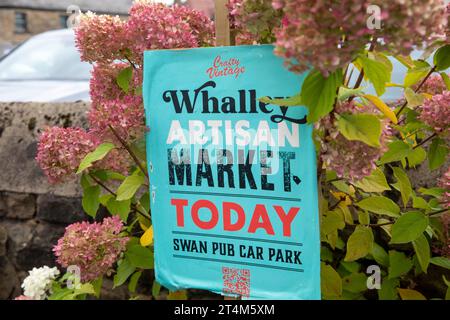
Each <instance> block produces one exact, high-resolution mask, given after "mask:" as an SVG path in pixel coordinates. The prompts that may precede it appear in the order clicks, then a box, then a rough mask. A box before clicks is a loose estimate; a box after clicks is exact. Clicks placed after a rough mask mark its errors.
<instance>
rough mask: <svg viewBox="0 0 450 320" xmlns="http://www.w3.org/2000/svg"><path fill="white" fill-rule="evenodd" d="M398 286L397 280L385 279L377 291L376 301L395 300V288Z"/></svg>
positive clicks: (396, 295) (396, 297) (396, 296)
mask: <svg viewBox="0 0 450 320" xmlns="http://www.w3.org/2000/svg"><path fill="white" fill-rule="evenodd" d="M399 285H400V281H399V280H398V279H397V278H394V279H388V278H385V279H384V280H383V282H382V283H381V289H380V290H378V299H380V300H397V299H398V294H397V287H398V286H399Z"/></svg>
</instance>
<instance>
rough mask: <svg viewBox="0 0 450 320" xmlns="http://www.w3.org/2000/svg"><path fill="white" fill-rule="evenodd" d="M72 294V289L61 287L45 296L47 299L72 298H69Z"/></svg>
mask: <svg viewBox="0 0 450 320" xmlns="http://www.w3.org/2000/svg"><path fill="white" fill-rule="evenodd" d="M72 294H73V289H68V288H63V289H59V290H54V289H53V293H52V294H51V295H50V296H49V297H48V298H47V299H48V300H73V299H69V298H70V297H71V296H72Z"/></svg>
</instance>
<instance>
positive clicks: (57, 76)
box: [0, 29, 92, 102]
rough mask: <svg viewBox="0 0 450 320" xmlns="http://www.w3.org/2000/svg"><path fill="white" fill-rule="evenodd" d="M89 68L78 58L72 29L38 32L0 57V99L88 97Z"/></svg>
mask: <svg viewBox="0 0 450 320" xmlns="http://www.w3.org/2000/svg"><path fill="white" fill-rule="evenodd" d="M91 68H92V66H91V65H90V64H89V63H86V62H82V61H81V60H80V54H79V52H78V51H77V49H76V47H75V35H74V31H73V30H71V29H63V30H56V31H48V32H45V33H41V34H39V35H36V36H34V37H32V38H30V39H29V40H27V41H25V42H24V43H23V44H21V45H20V46H18V47H16V48H15V49H13V50H12V51H11V52H10V53H9V54H7V55H6V56H4V57H2V58H1V59H0V101H3V102H5V101H7V102H11V101H15V102H28V101H34V102H74V101H90V98H89V78H90V70H91Z"/></svg>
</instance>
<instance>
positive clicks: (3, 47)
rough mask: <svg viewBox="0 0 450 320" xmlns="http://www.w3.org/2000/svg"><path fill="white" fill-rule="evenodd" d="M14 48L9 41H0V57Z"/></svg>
mask: <svg viewBox="0 0 450 320" xmlns="http://www.w3.org/2000/svg"><path fill="white" fill-rule="evenodd" d="M12 49H14V45H13V44H12V43H9V42H0V59H1V58H2V57H3V56H5V55H7V54H8V53H9V52H11V50H12Z"/></svg>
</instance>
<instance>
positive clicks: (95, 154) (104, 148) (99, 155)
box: [77, 142, 115, 174]
mask: <svg viewBox="0 0 450 320" xmlns="http://www.w3.org/2000/svg"><path fill="white" fill-rule="evenodd" d="M114 148H115V145H114V144H112V143H109V142H106V143H102V144H101V145H99V146H98V147H97V148H96V149H95V150H94V151H92V152H90V153H88V154H87V155H86V156H85V157H84V159H83V161H81V163H80V166H79V167H78V171H77V174H78V173H80V172H82V171H84V170H85V169H87V168H89V167H91V166H92V163H93V162H95V161H98V160H101V159H103V158H104V157H105V156H106V155H107V154H108V152H110V151H111V150H112V149H114Z"/></svg>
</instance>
